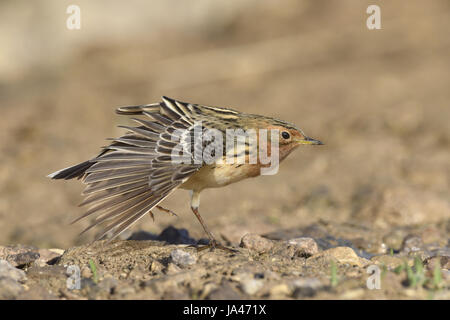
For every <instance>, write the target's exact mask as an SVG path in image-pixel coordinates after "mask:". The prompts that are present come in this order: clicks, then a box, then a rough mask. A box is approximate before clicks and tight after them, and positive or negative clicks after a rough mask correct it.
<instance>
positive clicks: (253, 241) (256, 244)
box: [240, 233, 273, 253]
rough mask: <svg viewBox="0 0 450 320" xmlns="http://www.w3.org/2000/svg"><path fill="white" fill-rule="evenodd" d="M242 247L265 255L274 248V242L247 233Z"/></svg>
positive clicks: (242, 241)
mask: <svg viewBox="0 0 450 320" xmlns="http://www.w3.org/2000/svg"><path fill="white" fill-rule="evenodd" d="M240 246H241V247H242V248H247V249H250V250H254V251H256V252H258V253H263V252H267V251H269V250H270V249H272V248H273V242H272V241H271V240H269V239H266V238H263V237H261V236H259V235H257V234H253V233H247V234H246V235H244V236H243V237H242V239H241V244H240Z"/></svg>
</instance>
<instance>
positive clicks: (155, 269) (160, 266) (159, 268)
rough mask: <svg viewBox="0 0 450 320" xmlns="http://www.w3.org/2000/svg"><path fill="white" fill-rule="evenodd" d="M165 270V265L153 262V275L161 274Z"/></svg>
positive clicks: (151, 268)
mask: <svg viewBox="0 0 450 320" xmlns="http://www.w3.org/2000/svg"><path fill="white" fill-rule="evenodd" d="M163 269H164V265H163V264H162V263H161V262H159V261H157V260H154V261H152V263H151V264H150V271H151V272H153V273H159V272H161V271H162V270H163Z"/></svg>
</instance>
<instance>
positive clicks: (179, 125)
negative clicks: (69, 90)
mask: <svg viewBox="0 0 450 320" xmlns="http://www.w3.org/2000/svg"><path fill="white" fill-rule="evenodd" d="M117 113H118V114H122V115H132V116H141V117H140V118H133V120H134V121H136V122H137V123H138V126H136V127H128V126H121V127H122V128H124V129H127V131H128V132H127V133H126V134H125V135H123V136H121V137H119V138H117V139H111V140H112V142H111V144H110V145H109V146H107V147H105V148H104V149H103V150H102V151H101V152H100V154H99V155H98V156H96V157H94V158H93V159H91V160H88V161H85V162H82V163H80V164H78V165H75V166H72V167H69V168H65V169H62V170H59V171H57V172H55V173H52V174H50V175H49V177H50V178H52V179H73V178H78V179H81V180H82V181H83V183H85V184H86V185H87V187H86V189H85V190H84V191H83V195H84V196H85V199H84V201H83V202H82V203H81V205H82V206H88V210H87V212H86V213H85V214H84V215H82V216H81V217H79V218H77V219H76V220H75V221H78V220H79V219H81V218H84V217H87V216H89V215H92V214H98V215H97V217H96V218H95V221H94V223H93V224H91V225H90V226H89V227H88V228H86V229H85V230H84V231H83V232H85V231H87V230H89V229H91V228H92V227H94V226H96V225H99V224H105V227H104V229H103V231H102V233H101V234H100V235H99V236H98V238H97V239H100V238H103V237H104V236H105V235H106V234H107V233H109V232H112V238H111V239H113V238H115V237H117V236H118V235H119V234H120V233H122V232H123V231H124V230H126V229H127V228H129V227H130V226H131V225H132V224H134V223H135V222H136V221H138V220H139V219H140V218H141V217H143V216H145V215H146V214H150V215H151V216H152V217H153V214H152V211H151V210H152V209H153V208H155V207H156V208H159V209H161V210H164V211H167V212H170V211H169V210H167V209H164V208H162V207H160V206H159V203H160V202H161V201H163V200H164V199H165V198H166V197H167V196H169V195H170V194H171V193H172V192H173V191H175V190H176V189H177V188H182V189H188V190H190V191H191V208H192V211H193V212H194V213H195V215H196V216H197V218H198V220H199V221H200V223H201V224H202V226H203V228H204V230H205V232H206V234H207V235H208V237H209V239H210V245H211V246H213V247H214V246H215V247H221V246H220V245H219V244H218V243H217V242H216V240H215V239H214V237H213V235H212V234H211V232H210V231H209V230H208V228H207V227H206V225H205V223H204V222H203V220H202V218H201V216H200V214H199V213H198V207H199V203H200V192H201V191H202V190H203V189H205V188H215V187H221V186H225V185H228V184H230V183H234V182H237V181H239V180H242V179H245V178H248V177H255V176H258V175H260V174H261V170H262V169H263V168H268V167H270V166H271V163H267V161H266V162H264V161H262V158H260V155H261V153H260V152H263V151H264V152H265V153H266V154H267V156H273V155H276V156H277V158H278V160H279V162H281V161H282V160H283V159H284V158H286V156H287V155H288V154H289V153H290V152H292V150H294V149H295V148H296V147H297V146H299V145H300V144H322V143H321V142H320V141H318V140H314V139H311V138H308V137H306V136H305V135H304V134H303V132H302V131H301V130H300V129H298V128H296V127H295V126H294V125H292V124H289V123H287V122H285V121H282V120H278V119H274V118H270V117H264V116H260V115H252V114H246V113H241V112H238V111H235V110H232V109H228V108H218V107H210V106H202V105H197V104H191V103H185V102H180V101H176V100H173V99H170V98H167V97H163V98H162V102H160V103H154V104H149V105H142V106H129V107H120V108H118V109H117ZM211 129H214V130H215V131H212V130H211ZM228 129H233V130H237V131H236V132H237V134H236V136H230V133H229V131H227V130H228ZM239 129H242V131H243V132H254V133H255V136H254V137H255V138H256V140H255V141H256V144H252V143H251V139H250V138H249V136H246V137H247V140H245V143H241V144H239V143H237V144H235V143H234V142H235V139H239V138H237V137H238V136H239V134H241V135H242V132H241V131H239ZM261 129H267V130H274V129H275V130H278V131H274V132H277V133H276V134H277V135H279V137H278V138H277V139H276V140H278V141H279V144H278V146H277V147H276V148H273V147H275V144H274V141H272V139H273V138H274V137H275V136H271V135H270V133H268V134H267V143H266V144H262V143H261V141H260V140H262V130H261ZM252 130H253V131H252ZM210 132H212V133H216V134H217V133H219V135H216V136H215V137H213V138H211V137H210V136H208V134H210ZM236 132H235V133H236ZM269 132H271V131H269ZM198 133H200V135H198ZM219 138H220V139H219ZM227 138H228V139H231V141H233V143H232V144H230V145H228V144H226V141H227ZM221 140H222V141H221ZM242 141H243V140H242ZM195 146H200V149H197V147H195ZM254 146H256V148H255V149H252V147H254ZM180 147H181V149H180ZM177 148H178V149H177ZM207 148H209V149H207ZM263 149H264V150H263ZM205 150H213V152H210V155H211V157H210V158H211V159H210V160H209V161H207V158H204V157H202V156H205ZM273 150H275V151H273ZM218 151H221V152H218ZM253 152H255V154H257V157H256V162H253V163H250V162H251V161H250V160H251V159H252V158H251V157H252V155H254V154H253ZM272 152H275V153H274V154H272ZM225 155H228V156H230V157H231V159H234V160H236V161H235V162H233V163H227V158H225ZM228 159H230V158H228ZM271 159H272V158H271ZM75 221H74V222H75ZM221 248H223V247H221Z"/></svg>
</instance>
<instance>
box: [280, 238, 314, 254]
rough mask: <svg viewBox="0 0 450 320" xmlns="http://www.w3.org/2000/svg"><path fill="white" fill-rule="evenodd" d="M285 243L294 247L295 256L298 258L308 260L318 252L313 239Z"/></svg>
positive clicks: (293, 240) (297, 239)
mask: <svg viewBox="0 0 450 320" xmlns="http://www.w3.org/2000/svg"><path fill="white" fill-rule="evenodd" d="M287 243H288V244H290V245H293V246H295V248H296V252H295V254H296V255H297V256H299V257H305V258H309V257H310V256H312V255H315V254H316V253H318V252H319V247H318V245H317V242H316V241H315V240H314V239H313V238H295V239H291V240H288V241H287Z"/></svg>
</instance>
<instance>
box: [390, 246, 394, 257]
mask: <svg viewBox="0 0 450 320" xmlns="http://www.w3.org/2000/svg"><path fill="white" fill-rule="evenodd" d="M390 254H391V257H393V256H394V249H392V248H391V250H390Z"/></svg>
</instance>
